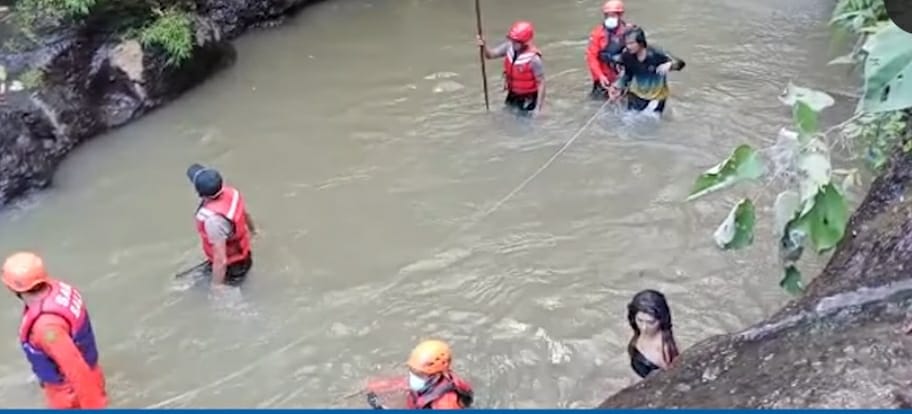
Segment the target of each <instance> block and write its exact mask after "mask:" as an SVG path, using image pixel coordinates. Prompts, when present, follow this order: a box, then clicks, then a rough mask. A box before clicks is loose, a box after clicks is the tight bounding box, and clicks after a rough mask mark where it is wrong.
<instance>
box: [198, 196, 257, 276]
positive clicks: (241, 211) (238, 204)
mask: <svg viewBox="0 0 912 414" xmlns="http://www.w3.org/2000/svg"><path fill="white" fill-rule="evenodd" d="M214 215H220V216H222V217H224V218H226V219H227V220H228V221H229V222H230V223H231V226H232V232H231V235H230V236H229V237H228V240H226V242H225V249H226V255H227V259H228V260H227V261H228V264H234V263H237V262H240V261H242V260H245V259H247V258H248V257H249V256H250V232H249V230H248V229H247V207H246V203H245V202H244V196H242V195H241V192H240V191H238V190H237V189H236V188H234V187H230V186H225V187H224V188H223V189H222V193H221V194H220V195H219V196H218V197H216V198H214V199H207V200H205V201H203V203H202V204H201V205H200V207H199V208H197V209H196V231H197V233H199V236H200V241H201V242H202V246H203V253H205V254H206V258H208V259H209V261H210V262H212V260H213V255H214V253H213V249H212V243H211V242H210V241H209V236H208V235H207V234H206V225H205V223H206V220H207V219H209V218H210V217H213V216H214Z"/></svg>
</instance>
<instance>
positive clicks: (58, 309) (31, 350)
mask: <svg viewBox="0 0 912 414" xmlns="http://www.w3.org/2000/svg"><path fill="white" fill-rule="evenodd" d="M2 279H3V284H4V285H6V287H7V288H8V289H9V290H10V291H12V292H13V293H15V294H16V296H17V297H19V299H21V300H22V302H23V303H24V304H25V309H24V311H23V313H22V323H21V324H20V326H19V342H20V343H21V344H22V350H23V351H25V357H26V359H27V360H28V362H29V364H31V365H32V372H34V373H35V376H37V377H38V381H39V383H40V385H41V388H42V389H43V390H44V395H45V400H46V403H47V406H48V408H51V409H61V410H62V409H70V408H85V409H101V408H105V407H106V406H107V404H108V400H107V393H106V392H105V378H104V373H103V372H102V369H101V365H99V363H98V349H97V348H96V345H95V333H94V332H93V331H92V322H91V321H90V320H89V313H88V310H87V309H86V307H85V304H84V303H83V301H82V295H81V294H80V293H79V291H78V290H76V288H74V287H72V286H70V285H69V284H67V283H64V282H62V281H59V280H54V279H52V278H51V277H50V276H48V272H47V269H45V267H44V261H43V260H42V259H41V258H40V257H38V256H37V255H35V254H34V253H28V252H19V253H15V254H13V255H12V256H9V257H8V258H7V259H6V261H5V262H4V263H3V275H2Z"/></svg>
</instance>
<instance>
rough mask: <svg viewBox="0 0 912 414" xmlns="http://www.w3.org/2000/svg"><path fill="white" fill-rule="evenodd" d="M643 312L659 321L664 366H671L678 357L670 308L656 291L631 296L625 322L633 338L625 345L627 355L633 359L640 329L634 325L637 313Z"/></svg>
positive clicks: (647, 290) (641, 292) (662, 296)
mask: <svg viewBox="0 0 912 414" xmlns="http://www.w3.org/2000/svg"><path fill="white" fill-rule="evenodd" d="M640 312H643V313H645V314H647V315H649V316H652V317H653V318H655V319H656V320H657V321H659V331H660V332H662V357H663V358H664V359H665V364H666V365H668V364H671V362H672V361H674V360H675V359H676V358H677V357H678V344H677V343H675V339H674V333H673V332H672V329H671V328H672V324H671V308H669V307H668V301H666V300H665V295H663V294H662V293H661V292H659V291H657V290H652V289H646V290H643V291H640V292H639V293H637V294H636V295H634V296H633V299H631V300H630V303H629V304H628V305H627V321H628V322H630V329H632V330H633V337H632V338H630V343H629V344H627V353H628V354H630V357H631V358H633V357H634V355H635V353H636V341H637V339H639V338H640V327H639V326H637V323H636V315H637V313H640Z"/></svg>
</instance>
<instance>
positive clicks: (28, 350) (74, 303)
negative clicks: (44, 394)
mask: <svg viewBox="0 0 912 414" xmlns="http://www.w3.org/2000/svg"><path fill="white" fill-rule="evenodd" d="M48 285H49V286H50V287H51V291H50V292H48V294H47V295H46V296H45V297H44V298H42V299H41V301H40V302H38V303H36V304H34V305H32V306H29V307H27V308H26V309H25V311H24V312H23V314H22V323H21V324H20V325H19V342H20V343H21V345H22V350H23V351H24V352H25V357H26V358H27V359H28V361H29V363H30V364H31V365H32V372H34V373H35V376H37V377H38V380H39V381H41V383H43V384H63V383H64V382H65V381H66V379H65V378H64V377H63V374H62V373H61V372H60V368H59V367H58V366H57V363H56V362H55V361H54V360H53V359H51V357H50V356H48V355H47V354H46V353H45V352H44V351H42V350H41V349H40V348H39V347H37V346H35V344H33V343H32V342H31V341H30V340H29V336H30V335H31V333H32V326H34V325H35V321H37V320H38V317H39V316H41V315H44V314H51V315H55V316H58V317H60V318H63V320H65V321H66V322H67V326H69V328H70V337H71V338H72V340H73V343H74V344H76V349H78V350H79V353H80V354H82V358H83V360H85V362H86V364H87V365H88V366H89V367H90V368H95V367H96V366H97V365H98V348H97V347H96V345H95V333H94V332H93V331H92V322H91V321H90V320H89V313H88V311H86V308H85V305H84V304H83V303H82V295H81V294H80V293H79V291H78V290H76V289H75V288H74V287H72V286H70V285H69V284H67V283H64V282H60V281H56V280H52V281H50V282H48Z"/></svg>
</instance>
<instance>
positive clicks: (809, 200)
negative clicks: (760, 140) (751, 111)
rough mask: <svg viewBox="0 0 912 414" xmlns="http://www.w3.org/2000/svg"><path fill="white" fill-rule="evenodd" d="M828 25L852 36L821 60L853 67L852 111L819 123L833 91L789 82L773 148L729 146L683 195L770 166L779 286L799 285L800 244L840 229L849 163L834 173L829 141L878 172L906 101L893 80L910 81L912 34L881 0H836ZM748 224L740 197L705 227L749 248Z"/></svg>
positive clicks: (908, 90)
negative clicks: (787, 116) (858, 82)
mask: <svg viewBox="0 0 912 414" xmlns="http://www.w3.org/2000/svg"><path fill="white" fill-rule="evenodd" d="M831 24H832V25H834V26H835V27H836V28H837V29H838V30H841V31H844V32H848V33H850V34H852V35H855V36H857V37H858V40H857V42H856V44H855V46H854V47H853V48H852V51H851V53H849V54H848V55H846V56H842V57H839V58H836V59H834V60H833V61H831V62H830V64H852V65H860V66H861V67H862V69H863V75H862V78H863V80H864V86H863V87H862V91H861V94H860V96H859V100H858V106H857V108H856V110H855V114H854V115H853V116H852V117H851V118H849V119H848V120H846V121H844V122H842V123H840V124H838V125H836V126H834V127H831V128H828V129H827V130H821V129H820V125H819V114H820V112H821V111H823V110H824V109H826V108H828V107H830V106H832V105H833V104H834V100H833V98H832V97H831V96H830V95H828V94H827V93H825V92H822V91H817V90H813V89H810V88H804V87H800V86H797V85H794V84H792V83H791V82H789V83H788V85H787V87H786V90H785V93H783V95H782V96H780V98H779V99H780V101H781V102H782V103H783V104H784V105H787V106H788V107H790V108H791V111H792V125H790V126H789V127H785V128H782V129H781V130H780V132H779V136H778V138H777V140H776V143H775V145H774V146H773V147H772V148H769V149H766V150H761V151H758V150H755V149H754V148H753V147H751V146H750V145H747V144H743V145H740V146H738V147H737V148H735V150H734V151H733V152H732V153H731V155H730V156H729V157H727V158H726V159H725V160H723V161H722V162H720V163H719V164H718V165H716V166H714V167H713V168H710V169H709V170H706V171H705V172H704V173H702V174H701V175H700V176H699V177H697V180H696V182H695V183H694V186H693V188H692V189H691V192H690V195H689V197H688V200H695V199H698V198H700V197H703V196H705V195H707V194H710V193H713V192H715V191H718V190H721V189H724V188H728V187H732V186H734V185H737V184H741V183H745V182H750V181H756V180H759V179H760V178H762V177H763V176H765V175H767V174H770V173H771V174H772V175H773V177H774V179H773V181H774V182H778V183H780V184H781V185H782V187H783V188H782V191H781V192H779V194H778V195H777V196H776V199H775V202H774V203H773V212H774V220H775V225H774V229H775V231H776V236H777V239H778V240H779V249H778V250H779V261H780V264H781V268H782V275H781V278H780V281H779V285H780V286H781V287H783V288H784V289H785V290H787V291H788V292H790V293H792V294H797V293H799V292H801V291H802V289H803V277H802V274H801V271H800V270H799V269H798V265H797V262H798V260H799V259H800V258H801V256H802V254H803V252H804V249H805V248H806V247H810V248H812V249H813V250H814V251H815V252H817V253H818V254H824V253H826V252H828V251H830V250H832V249H833V248H835V247H836V246H837V245H838V243H839V242H840V240H842V238H843V236H844V235H845V230H846V224H847V222H848V219H849V211H848V205H847V202H846V199H845V193H846V189H847V187H848V186H849V185H850V184H851V183H853V182H857V180H858V178H857V170H847V171H842V170H834V169H833V167H832V162H831V157H830V153H831V150H832V148H834V146H835V144H836V143H837V142H847V143H848V144H849V145H850V146H854V147H860V148H862V149H863V150H864V151H863V153H864V155H865V157H864V158H865V160H866V161H867V162H868V166H869V167H870V168H871V169H872V170H875V171H877V170H880V169H881V168H882V167H883V165H884V164H885V162H886V159H887V156H888V154H889V152H890V151H891V150H892V149H893V148H896V147H897V145H898V144H899V143H900V142H901V140H900V138H901V137H902V135H903V134H904V133H905V122H906V118H907V116H908V115H907V112H908V110H909V109H910V108H912V82H908V81H906V82H903V80H904V79H905V80H909V79H912V34H910V33H907V32H905V31H903V30H902V29H900V28H899V27H897V26H896V25H895V24H893V22H891V21H890V20H889V19H888V17H887V14H886V8H885V6H884V3H883V0H840V1H839V2H838V4H837V6H836V8H835V10H834V17H833V19H832V21H831ZM899 148H900V150H902V151H909V150H912V148H907V147H905V146H901V147H899ZM762 154H766V155H767V156H766V157H764V156H763V155H762ZM770 165H771V166H773V168H769V166H770ZM839 176H842V180H838V178H839ZM756 221H757V216H756V208H755V206H754V202H753V200H752V198H751V197H744V198H741V199H740V200H739V201H738V202H737V203H735V205H734V206H733V207H732V209H731V211H730V212H729V214H728V216H727V217H726V218H725V220H724V221H723V222H722V224H721V225H720V226H719V227H718V229H717V230H716V231H715V233H714V234H713V238H714V240H715V242H716V245H717V246H718V247H719V248H721V249H723V250H729V249H742V248H745V247H747V246H749V245H751V244H752V243H753V240H754V226H755V224H756Z"/></svg>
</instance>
